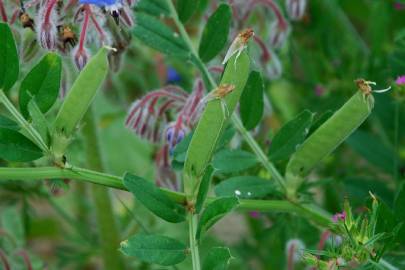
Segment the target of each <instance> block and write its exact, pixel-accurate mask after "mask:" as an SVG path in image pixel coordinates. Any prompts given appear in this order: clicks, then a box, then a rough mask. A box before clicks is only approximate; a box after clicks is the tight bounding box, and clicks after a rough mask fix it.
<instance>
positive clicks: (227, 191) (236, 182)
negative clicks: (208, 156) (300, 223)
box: [215, 176, 276, 199]
mask: <svg viewBox="0 0 405 270" xmlns="http://www.w3.org/2000/svg"><path fill="white" fill-rule="evenodd" d="M275 191H276V186H275V185H274V182H272V181H269V180H267V179H263V178H260V177H257V176H235V177H231V178H228V179H226V180H225V181H222V182H221V183H219V184H218V185H216V186H215V194H216V195H217V196H220V197H229V196H236V197H238V198H240V199H255V198H262V197H264V196H266V195H268V194H274V193H275Z"/></svg>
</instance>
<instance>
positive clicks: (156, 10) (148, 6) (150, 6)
mask: <svg viewBox="0 0 405 270" xmlns="http://www.w3.org/2000/svg"><path fill="white" fill-rule="evenodd" d="M135 9H136V12H140V11H142V12H145V13H148V14H150V15H153V16H156V17H161V16H168V15H169V14H170V9H169V7H168V6H167V3H166V1H162V0H141V1H139V2H138V3H137V4H136V8H135Z"/></svg>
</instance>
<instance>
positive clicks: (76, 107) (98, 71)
mask: <svg viewBox="0 0 405 270" xmlns="http://www.w3.org/2000/svg"><path fill="white" fill-rule="evenodd" d="M108 50H109V49H107V48H105V47H103V48H101V49H100V50H99V51H98V53H97V54H96V55H95V56H93V57H92V58H91V59H90V61H89V62H88V63H87V65H86V66H85V67H84V69H83V70H82V71H81V72H80V74H79V76H78V77H77V79H76V81H75V82H74V83H73V86H72V88H71V89H70V91H69V93H68V95H67V97H66V98H65V100H64V102H63V104H62V107H61V109H60V110H59V113H58V115H57V117H56V120H55V124H54V127H55V130H56V131H57V132H61V133H63V134H65V135H68V136H69V135H71V134H72V132H73V131H74V130H75V128H76V126H77V124H78V123H79V121H80V120H81V119H82V118H83V116H84V114H85V113H86V111H87V109H88V108H89V106H90V104H91V102H92V101H93V99H94V97H95V96H96V93H97V90H98V89H99V88H100V86H101V84H102V83H103V81H104V79H105V77H106V75H107V71H108V60H107V54H108Z"/></svg>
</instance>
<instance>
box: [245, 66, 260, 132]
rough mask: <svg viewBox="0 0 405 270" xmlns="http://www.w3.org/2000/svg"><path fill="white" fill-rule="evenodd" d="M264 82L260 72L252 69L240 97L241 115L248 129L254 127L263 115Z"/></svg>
mask: <svg viewBox="0 0 405 270" xmlns="http://www.w3.org/2000/svg"><path fill="white" fill-rule="evenodd" d="M263 91H264V83H263V78H262V75H261V74H260V72H258V71H252V72H250V74H249V78H248V80H247V82H246V85H245V89H243V93H242V96H241V98H240V116H241V119H242V123H243V125H244V126H245V128H246V129H248V130H251V129H254V128H255V127H256V126H257V125H258V124H259V123H260V120H261V119H262V116H263V108H264V102H263Z"/></svg>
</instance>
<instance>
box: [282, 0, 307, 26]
mask: <svg viewBox="0 0 405 270" xmlns="http://www.w3.org/2000/svg"><path fill="white" fill-rule="evenodd" d="M285 6H286V8H287V14H288V17H290V19H291V20H293V21H298V20H301V19H302V17H303V16H304V14H305V8H306V6H307V0H286V3H285Z"/></svg>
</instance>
